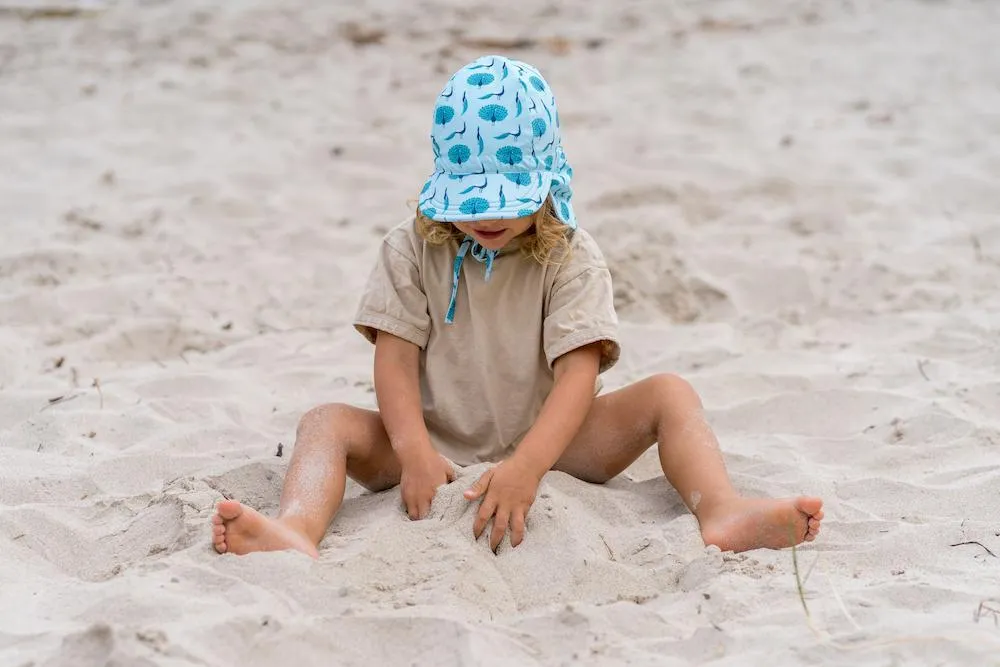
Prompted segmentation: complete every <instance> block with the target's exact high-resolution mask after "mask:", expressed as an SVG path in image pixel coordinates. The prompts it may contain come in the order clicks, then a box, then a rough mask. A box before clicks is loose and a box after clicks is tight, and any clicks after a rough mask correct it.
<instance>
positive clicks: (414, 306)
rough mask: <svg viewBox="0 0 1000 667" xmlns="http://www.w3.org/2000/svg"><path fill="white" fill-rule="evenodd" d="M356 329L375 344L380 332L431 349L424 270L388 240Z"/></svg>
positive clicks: (382, 251) (362, 296) (363, 295)
mask: <svg viewBox="0 0 1000 667" xmlns="http://www.w3.org/2000/svg"><path fill="white" fill-rule="evenodd" d="M354 327H355V328H356V329H357V330H358V331H359V332H360V333H361V334H362V335H363V336H364V337H365V338H367V339H368V340H369V342H372V343H374V342H375V339H376V337H377V335H378V332H379V331H384V332H386V333H389V334H392V335H393V336H398V337H399V338H402V339H403V340H407V341H409V342H411V343H413V344H414V345H417V346H418V347H420V348H423V347H425V346H426V345H427V339H428V337H429V335H430V315H429V314H428V312H427V296H426V295H425V294H424V290H423V287H422V285H421V280H420V269H419V267H418V266H417V261H416V258H415V257H413V256H412V254H411V253H407V252H405V251H404V250H403V249H401V248H399V247H396V245H395V244H393V243H392V242H391V241H390V238H389V237H387V238H386V239H385V240H384V241H383V242H382V247H381V249H380V250H379V255H378V260H377V261H376V263H375V268H374V269H372V272H371V275H369V277H368V283H367V284H366V285H365V291H364V293H363V294H362V295H361V302H360V304H359V305H358V311H357V315H356V316H355V318H354Z"/></svg>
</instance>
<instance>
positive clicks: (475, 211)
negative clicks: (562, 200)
mask: <svg viewBox="0 0 1000 667" xmlns="http://www.w3.org/2000/svg"><path fill="white" fill-rule="evenodd" d="M524 174H525V172H520V173H517V174H515V173H511V174H495V173H494V174H476V175H465V176H462V177H461V178H456V177H454V176H451V175H449V174H446V173H445V172H435V173H434V174H432V175H431V177H430V179H428V181H427V185H425V186H424V191H423V193H421V195H420V200H419V206H418V210H419V211H420V213H421V214H423V215H424V216H425V217H427V218H429V219H431V220H433V221H435V222H482V221H484V220H512V219H514V218H523V217H526V216H529V215H532V214H534V213H536V212H537V211H538V209H540V208H541V207H542V204H543V203H545V199H546V198H547V197H548V196H549V190H550V189H551V187H552V178H553V176H554V174H553V173H551V172H547V171H545V172H534V173H531V174H528V175H529V176H530V181H529V182H528V183H526V184H525V185H520V184H519V183H518V182H517V178H518V177H519V176H523V175H524ZM539 174H541V179H539V178H538V176H539ZM539 181H540V183H539ZM466 183H467V184H468V185H466ZM483 193H489V194H488V195H486V196H484V194H483ZM497 194H500V196H499V197H498V196H497Z"/></svg>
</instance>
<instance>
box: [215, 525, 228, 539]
mask: <svg viewBox="0 0 1000 667" xmlns="http://www.w3.org/2000/svg"><path fill="white" fill-rule="evenodd" d="M212 534H213V535H215V536H216V537H219V536H220V535H225V534H226V528H225V526H212Z"/></svg>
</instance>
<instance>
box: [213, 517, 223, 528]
mask: <svg viewBox="0 0 1000 667" xmlns="http://www.w3.org/2000/svg"><path fill="white" fill-rule="evenodd" d="M212 523H213V524H214V525H216V526H221V525H222V517H221V516H219V515H218V514H213V515H212Z"/></svg>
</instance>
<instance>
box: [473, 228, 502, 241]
mask: <svg viewBox="0 0 1000 667" xmlns="http://www.w3.org/2000/svg"><path fill="white" fill-rule="evenodd" d="M503 233H504V230H502V229H498V230H496V231H495V232H488V231H486V230H485V229H477V230H476V234H479V235H480V236H482V237H484V238H487V239H495V238H499V237H500V236H503Z"/></svg>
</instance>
